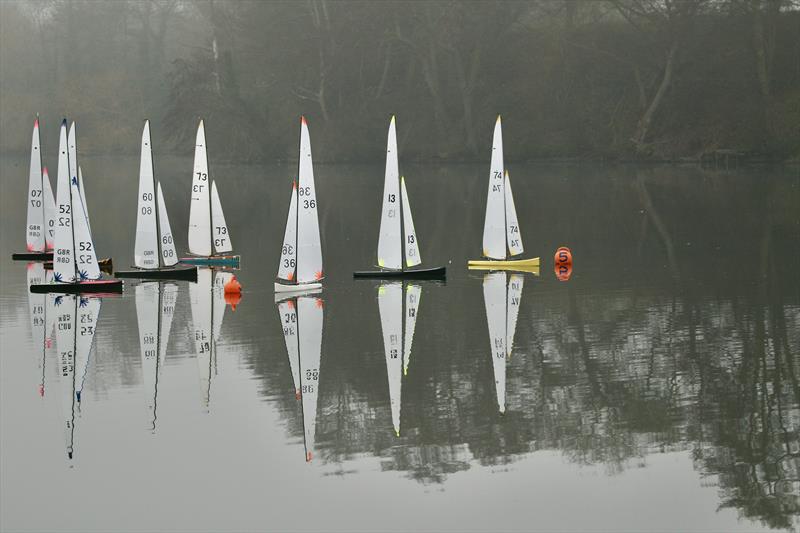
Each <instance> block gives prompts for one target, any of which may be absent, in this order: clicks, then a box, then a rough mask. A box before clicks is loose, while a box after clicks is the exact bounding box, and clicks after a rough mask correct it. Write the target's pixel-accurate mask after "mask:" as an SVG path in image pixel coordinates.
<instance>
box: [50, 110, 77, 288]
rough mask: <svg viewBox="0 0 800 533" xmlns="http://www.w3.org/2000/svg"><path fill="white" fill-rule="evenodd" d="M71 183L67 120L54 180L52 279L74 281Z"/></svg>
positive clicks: (62, 134)
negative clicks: (54, 218) (54, 223)
mask: <svg viewBox="0 0 800 533" xmlns="http://www.w3.org/2000/svg"><path fill="white" fill-rule="evenodd" d="M71 195H72V185H71V184H70V176H69V153H68V148H67V120H66V119H64V121H63V122H62V123H61V133H60V134H59V140H58V180H57V181H56V205H57V213H56V215H57V217H58V218H57V220H56V233H55V248H54V250H53V279H55V280H56V281H61V282H64V283H69V282H72V281H75V274H76V272H75V241H74V238H73V234H72V219H73V217H72V199H71V198H70V197H71Z"/></svg>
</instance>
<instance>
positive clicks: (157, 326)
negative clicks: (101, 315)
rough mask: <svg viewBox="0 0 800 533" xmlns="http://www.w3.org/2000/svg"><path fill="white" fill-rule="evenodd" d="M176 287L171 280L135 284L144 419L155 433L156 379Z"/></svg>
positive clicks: (159, 372) (164, 348)
mask: <svg viewBox="0 0 800 533" xmlns="http://www.w3.org/2000/svg"><path fill="white" fill-rule="evenodd" d="M177 295H178V286H177V285H175V284H174V283H161V282H154V283H140V284H139V285H137V286H136V316H137V318H138V323H139V346H140V349H141V357H142V382H143V385H144V393H145V402H146V405H147V420H148V427H149V429H150V430H152V431H153V432H155V430H156V419H157V417H158V414H157V412H156V404H157V399H158V380H159V377H160V376H161V371H162V369H163V367H164V361H165V359H166V355H167V346H168V344H169V332H170V329H171V327H172V317H173V315H174V314H175V300H176V298H177Z"/></svg>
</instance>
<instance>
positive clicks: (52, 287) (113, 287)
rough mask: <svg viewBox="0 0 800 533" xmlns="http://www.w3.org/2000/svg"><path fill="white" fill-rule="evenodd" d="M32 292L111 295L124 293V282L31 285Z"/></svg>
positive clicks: (102, 281) (103, 281) (110, 280)
mask: <svg viewBox="0 0 800 533" xmlns="http://www.w3.org/2000/svg"><path fill="white" fill-rule="evenodd" d="M31 292H33V293H38V294H47V293H56V294H90V293H92V294H111V293H121V292H122V280H118V279H102V280H97V281H84V282H78V283H47V284H40V285H31Z"/></svg>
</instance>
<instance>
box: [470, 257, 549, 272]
mask: <svg viewBox="0 0 800 533" xmlns="http://www.w3.org/2000/svg"><path fill="white" fill-rule="evenodd" d="M467 266H470V267H483V268H490V269H491V268H509V267H510V268H515V267H516V268H533V267H538V266H539V258H538V257H532V258H531V259H516V260H504V261H499V260H494V259H471V260H470V261H469V262H468V263H467Z"/></svg>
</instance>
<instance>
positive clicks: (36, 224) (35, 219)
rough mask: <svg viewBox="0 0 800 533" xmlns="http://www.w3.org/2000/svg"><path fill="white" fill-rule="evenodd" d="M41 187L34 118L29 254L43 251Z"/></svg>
mask: <svg viewBox="0 0 800 533" xmlns="http://www.w3.org/2000/svg"><path fill="white" fill-rule="evenodd" d="M43 185H44V184H43V183H42V150H41V143H40V141H39V117H36V121H35V122H34V123H33V135H32V137H31V164H30V168H29V170H28V218H27V220H26V233H25V243H26V245H27V248H28V251H29V252H43V251H44V249H45V243H44V230H45V228H44V225H45V219H44V201H43V200H44V198H43V191H42V187H43Z"/></svg>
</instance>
